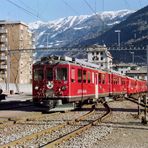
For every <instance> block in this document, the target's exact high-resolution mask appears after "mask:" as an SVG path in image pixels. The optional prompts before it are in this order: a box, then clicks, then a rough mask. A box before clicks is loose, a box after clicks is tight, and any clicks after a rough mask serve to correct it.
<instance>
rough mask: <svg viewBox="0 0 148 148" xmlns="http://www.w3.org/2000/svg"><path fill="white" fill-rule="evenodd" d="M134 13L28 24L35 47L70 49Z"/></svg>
mask: <svg viewBox="0 0 148 148" xmlns="http://www.w3.org/2000/svg"><path fill="white" fill-rule="evenodd" d="M133 12H134V11H131V10H119V11H105V12H103V13H97V14H93V15H81V16H69V17H65V18H60V19H57V20H54V21H49V22H41V21H37V22H33V23H30V24H29V27H30V29H31V30H32V31H33V33H34V34H35V37H36V38H35V39H36V46H37V47H47V46H48V47H62V46H68V47H72V46H74V45H76V44H78V43H79V42H82V41H83V40H84V39H85V40H86V39H90V38H92V37H95V36H98V35H99V34H101V33H103V32H104V31H106V30H108V29H109V28H111V27H112V26H113V25H115V24H117V23H120V22H121V21H123V20H125V19H126V18H127V17H128V16H129V15H130V14H132V13H133Z"/></svg>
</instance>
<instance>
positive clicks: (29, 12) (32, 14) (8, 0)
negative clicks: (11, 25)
mask: <svg viewBox="0 0 148 148" xmlns="http://www.w3.org/2000/svg"><path fill="white" fill-rule="evenodd" d="M7 2H9V3H10V4H12V5H14V6H16V7H17V8H19V9H21V10H22V11H24V12H26V13H27V14H29V15H31V16H33V17H35V18H38V19H41V20H43V19H42V18H41V17H40V16H38V15H36V14H34V13H33V12H31V11H29V10H27V9H26V8H24V7H22V6H20V5H18V4H17V3H15V2H13V1H11V0H7Z"/></svg>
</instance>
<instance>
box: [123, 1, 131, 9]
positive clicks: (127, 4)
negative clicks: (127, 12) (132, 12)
mask: <svg viewBox="0 0 148 148" xmlns="http://www.w3.org/2000/svg"><path fill="white" fill-rule="evenodd" d="M124 3H125V5H126V6H127V7H128V8H129V9H131V6H130V4H129V3H128V1H127V0H124Z"/></svg>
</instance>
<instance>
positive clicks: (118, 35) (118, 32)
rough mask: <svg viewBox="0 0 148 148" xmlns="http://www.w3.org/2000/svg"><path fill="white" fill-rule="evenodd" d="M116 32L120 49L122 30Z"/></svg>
mask: <svg viewBox="0 0 148 148" xmlns="http://www.w3.org/2000/svg"><path fill="white" fill-rule="evenodd" d="M115 32H116V33H117V41H118V47H119V49H120V33H121V30H115Z"/></svg>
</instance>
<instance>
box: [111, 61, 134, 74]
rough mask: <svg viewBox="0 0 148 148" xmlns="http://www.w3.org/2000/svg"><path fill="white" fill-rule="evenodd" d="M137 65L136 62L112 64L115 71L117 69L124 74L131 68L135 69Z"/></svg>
mask: <svg viewBox="0 0 148 148" xmlns="http://www.w3.org/2000/svg"><path fill="white" fill-rule="evenodd" d="M136 68H137V65H136V64H131V63H129V64H128V63H119V64H113V69H114V70H115V71H118V72H119V73H121V74H124V75H125V74H126V73H127V71H129V70H131V69H133V70H134V69H136Z"/></svg>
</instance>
